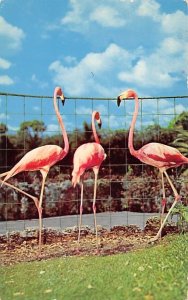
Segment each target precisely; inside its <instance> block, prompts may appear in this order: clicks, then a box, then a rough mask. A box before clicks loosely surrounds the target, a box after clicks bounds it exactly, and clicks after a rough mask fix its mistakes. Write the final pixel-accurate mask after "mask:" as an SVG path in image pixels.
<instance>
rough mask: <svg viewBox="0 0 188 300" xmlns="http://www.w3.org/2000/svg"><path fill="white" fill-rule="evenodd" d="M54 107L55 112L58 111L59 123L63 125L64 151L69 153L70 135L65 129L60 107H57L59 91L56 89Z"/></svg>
mask: <svg viewBox="0 0 188 300" xmlns="http://www.w3.org/2000/svg"><path fill="white" fill-rule="evenodd" d="M54 109H55V113H56V116H57V119H58V122H59V125H60V127H61V131H62V134H63V139H64V144H65V146H64V151H65V152H66V153H68V151H69V141H68V137H67V132H66V130H65V126H64V124H63V120H62V118H61V115H60V113H59V109H58V107H57V91H56V90H55V91H54Z"/></svg>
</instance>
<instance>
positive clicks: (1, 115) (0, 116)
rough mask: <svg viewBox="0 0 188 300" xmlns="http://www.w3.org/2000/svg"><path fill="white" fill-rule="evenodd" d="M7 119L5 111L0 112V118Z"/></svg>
mask: <svg viewBox="0 0 188 300" xmlns="http://www.w3.org/2000/svg"><path fill="white" fill-rule="evenodd" d="M7 119H9V116H8V115H7V114H5V113H1V114H0V120H7Z"/></svg>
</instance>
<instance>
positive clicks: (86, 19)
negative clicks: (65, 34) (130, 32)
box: [61, 0, 131, 32]
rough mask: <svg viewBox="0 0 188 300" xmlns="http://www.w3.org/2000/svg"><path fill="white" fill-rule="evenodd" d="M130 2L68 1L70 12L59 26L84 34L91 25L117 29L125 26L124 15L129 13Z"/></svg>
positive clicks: (101, 0) (111, 0)
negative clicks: (65, 26)
mask: <svg viewBox="0 0 188 300" xmlns="http://www.w3.org/2000/svg"><path fill="white" fill-rule="evenodd" d="M130 5H131V2H129V1H119V0H106V1H104V0H96V1H92V2H91V1H90V0H82V1H79V0H70V10H69V11H68V12H67V14H66V15H65V16H64V17H63V18H62V20H61V24H62V25H67V26H69V28H70V29H72V30H75V31H80V32H85V31H86V30H88V29H89V28H90V26H92V24H95V23H97V24H99V25H100V26H101V27H111V28H113V27H114V28H118V27H122V26H124V25H125V24H126V22H127V21H126V18H125V13H127V12H128V11H129V12H130V11H131V6H130Z"/></svg>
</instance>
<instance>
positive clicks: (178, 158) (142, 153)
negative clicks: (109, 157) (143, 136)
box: [134, 143, 188, 170]
mask: <svg viewBox="0 0 188 300" xmlns="http://www.w3.org/2000/svg"><path fill="white" fill-rule="evenodd" d="M135 152H136V153H135V154H136V155H135V154H134V156H136V157H137V158H138V159H139V160H140V161H141V162H143V163H146V164H148V165H151V166H154V167H156V168H159V169H161V170H162V169H165V170H167V169H169V168H172V167H178V166H181V165H182V164H184V163H188V158H187V157H185V156H183V155H182V154H181V153H180V152H179V151H178V150H177V149H176V148H173V147H170V146H167V145H164V144H160V143H149V144H147V145H144V146H143V147H142V148H140V149H139V150H136V151H135Z"/></svg>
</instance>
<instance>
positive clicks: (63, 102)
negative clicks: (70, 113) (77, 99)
mask: <svg viewBox="0 0 188 300" xmlns="http://www.w3.org/2000/svg"><path fill="white" fill-rule="evenodd" d="M60 98H61V102H62V104H63V106H64V104H65V97H64V95H63V94H62V95H61V96H60Z"/></svg>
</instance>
